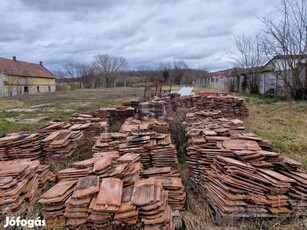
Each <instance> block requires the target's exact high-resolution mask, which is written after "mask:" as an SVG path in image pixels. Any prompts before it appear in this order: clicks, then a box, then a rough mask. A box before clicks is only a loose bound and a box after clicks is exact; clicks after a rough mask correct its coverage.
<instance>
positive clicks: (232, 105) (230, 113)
mask: <svg viewBox="0 0 307 230" xmlns="http://www.w3.org/2000/svg"><path fill="white" fill-rule="evenodd" d="M171 101H172V106H173V109H174V111H176V112H184V113H187V112H190V111H191V108H194V109H197V110H205V111H210V110H216V109H217V108H218V109H219V110H220V111H221V112H222V114H223V116H224V117H231V118H234V117H246V116H248V114H249V112H248V108H247V105H246V103H245V101H244V99H242V98H239V97H233V96H205V95H190V96H181V97H176V96H175V97H172V98H171Z"/></svg>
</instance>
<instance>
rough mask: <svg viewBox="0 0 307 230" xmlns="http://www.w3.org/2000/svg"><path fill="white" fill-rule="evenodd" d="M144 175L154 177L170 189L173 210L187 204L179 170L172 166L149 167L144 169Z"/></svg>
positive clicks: (167, 189) (164, 187)
mask: <svg viewBox="0 0 307 230" xmlns="http://www.w3.org/2000/svg"><path fill="white" fill-rule="evenodd" d="M142 177H144V178H153V179H156V180H158V181H160V182H161V184H162V187H163V189H164V190H166V191H168V204H169V205H170V206H171V208H172V210H181V209H182V208H183V206H184V204H185V199H186V194H185V192H184V186H183V184H182V180H181V178H180V175H179V173H178V171H177V170H174V169H173V168H171V167H163V168H155V167H154V168H149V169H146V170H144V171H143V173H142Z"/></svg>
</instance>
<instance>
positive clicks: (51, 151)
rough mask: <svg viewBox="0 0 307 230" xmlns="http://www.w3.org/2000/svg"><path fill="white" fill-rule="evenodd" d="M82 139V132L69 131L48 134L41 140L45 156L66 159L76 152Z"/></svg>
mask: <svg viewBox="0 0 307 230" xmlns="http://www.w3.org/2000/svg"><path fill="white" fill-rule="evenodd" d="M82 137H83V132H82V131H72V130H69V129H65V130H58V131H54V132H52V133H50V135H48V136H47V137H46V138H45V139H43V140H42V142H43V147H44V151H45V153H46V156H47V157H48V158H57V159H67V158H68V157H70V156H72V155H73V154H74V153H76V152H77V150H78V149H77V147H78V145H79V143H80V140H81V139H82Z"/></svg>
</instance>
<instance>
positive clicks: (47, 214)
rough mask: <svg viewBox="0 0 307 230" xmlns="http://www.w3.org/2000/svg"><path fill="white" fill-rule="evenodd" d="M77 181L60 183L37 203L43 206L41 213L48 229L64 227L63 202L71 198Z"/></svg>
mask: <svg viewBox="0 0 307 230" xmlns="http://www.w3.org/2000/svg"><path fill="white" fill-rule="evenodd" d="M76 183H77V180H72V181H64V180H62V181H60V182H59V183H57V184H56V185H55V186H54V187H52V188H51V189H49V190H48V191H47V192H46V193H44V194H43V195H42V196H41V197H40V200H39V202H40V203H41V204H43V209H42V210H43V213H44V218H45V220H46V224H47V226H48V227H49V228H55V227H63V226H65V218H64V212H65V202H66V201H67V200H68V198H69V197H71V195H72V193H73V191H74V186H75V184H76Z"/></svg>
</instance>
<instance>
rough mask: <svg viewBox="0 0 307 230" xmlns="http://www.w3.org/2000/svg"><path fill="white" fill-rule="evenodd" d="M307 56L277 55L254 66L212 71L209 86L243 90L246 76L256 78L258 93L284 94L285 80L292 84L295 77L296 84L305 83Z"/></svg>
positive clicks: (237, 90) (306, 82)
mask: <svg viewBox="0 0 307 230" xmlns="http://www.w3.org/2000/svg"><path fill="white" fill-rule="evenodd" d="M306 66H307V56H306V55H292V56H289V55H277V56H275V57H274V58H272V59H271V60H269V61H268V62H267V63H266V64H265V65H264V66H259V67H254V68H245V69H244V68H233V69H229V70H224V71H219V72H213V73H211V75H212V78H213V80H212V83H211V86H213V87H215V88H218V89H225V90H231V91H235V92H244V91H246V90H247V89H244V88H243V85H244V81H247V80H248V78H252V77H257V78H258V82H259V84H258V90H259V93H260V94H265V93H270V94H274V95H278V96H284V95H285V86H284V84H285V82H289V85H290V86H291V84H293V82H295V81H294V78H295V77H296V78H297V83H298V84H302V85H304V84H307V81H306V76H307V68H306Z"/></svg>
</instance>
